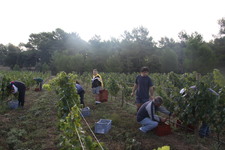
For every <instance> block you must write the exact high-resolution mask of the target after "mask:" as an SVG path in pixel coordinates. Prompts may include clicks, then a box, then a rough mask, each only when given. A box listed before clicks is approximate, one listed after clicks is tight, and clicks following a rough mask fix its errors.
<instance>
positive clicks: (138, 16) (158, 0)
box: [0, 0, 225, 45]
mask: <svg viewBox="0 0 225 150" xmlns="http://www.w3.org/2000/svg"><path fill="white" fill-rule="evenodd" d="M224 6H225V0H0V20H1V21H0V43H2V44H8V43H12V44H15V45H18V44H19V43H20V42H23V43H26V42H28V39H29V35H30V34H31V33H40V32H51V31H54V30H55V29H56V28H61V29H63V30H64V31H65V32H68V33H71V32H76V33H78V34H79V35H80V37H81V38H82V39H84V40H86V41H88V40H90V39H91V38H92V37H93V36H94V35H100V36H101V39H102V40H109V39H111V38H112V37H114V38H118V39H120V38H121V35H122V34H123V33H124V31H125V30H126V31H130V32H131V31H132V29H134V28H136V27H140V26H143V27H145V28H147V29H148V30H149V35H150V36H152V37H153V40H154V41H156V42H157V41H158V40H160V38H161V37H165V36H166V37H169V38H173V39H175V40H178V33H179V32H181V31H186V32H187V33H188V34H191V33H193V32H195V31H197V32H198V33H200V34H202V36H203V38H204V40H206V41H209V40H212V39H213V36H212V35H217V34H218V32H219V25H218V20H219V19H221V18H223V17H225V9H224Z"/></svg>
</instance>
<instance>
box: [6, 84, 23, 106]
mask: <svg viewBox="0 0 225 150" xmlns="http://www.w3.org/2000/svg"><path fill="white" fill-rule="evenodd" d="M7 89H8V90H9V91H10V92H11V93H12V94H16V93H19V96H18V101H19V104H18V106H19V107H23V106H24V102H25V92H26V86H25V84H24V83H23V82H20V81H12V82H10V84H9V85H8V86H7Z"/></svg>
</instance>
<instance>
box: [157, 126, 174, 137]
mask: <svg viewBox="0 0 225 150" xmlns="http://www.w3.org/2000/svg"><path fill="white" fill-rule="evenodd" d="M154 131H155V134H156V135H158V136H165V135H169V134H171V133H172V131H171V127H170V125H168V124H165V123H159V125H158V126H157V127H156V128H155V130H154Z"/></svg>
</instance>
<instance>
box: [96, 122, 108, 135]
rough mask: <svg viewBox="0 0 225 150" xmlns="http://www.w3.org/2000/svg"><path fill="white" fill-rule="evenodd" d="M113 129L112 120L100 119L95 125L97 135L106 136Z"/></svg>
mask: <svg viewBox="0 0 225 150" xmlns="http://www.w3.org/2000/svg"><path fill="white" fill-rule="evenodd" d="M111 127H112V120H108V119H100V120H99V121H98V122H96V123H95V133H99V134H106V133H108V132H109V130H110V129H111Z"/></svg>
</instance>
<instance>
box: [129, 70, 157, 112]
mask: <svg viewBox="0 0 225 150" xmlns="http://www.w3.org/2000/svg"><path fill="white" fill-rule="evenodd" d="M148 73H149V69H148V68H147V67H142V68H141V71H140V75H138V76H137V78H136V81H135V84H134V87H133V90H132V93H131V96H134V93H135V91H136V106H137V111H138V110H139V108H140V107H141V105H143V104H144V103H145V102H147V101H149V100H150V99H151V100H152V99H154V89H153V83H152V80H151V78H150V77H149V76H148ZM149 93H150V95H151V97H150V96H149Z"/></svg>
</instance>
